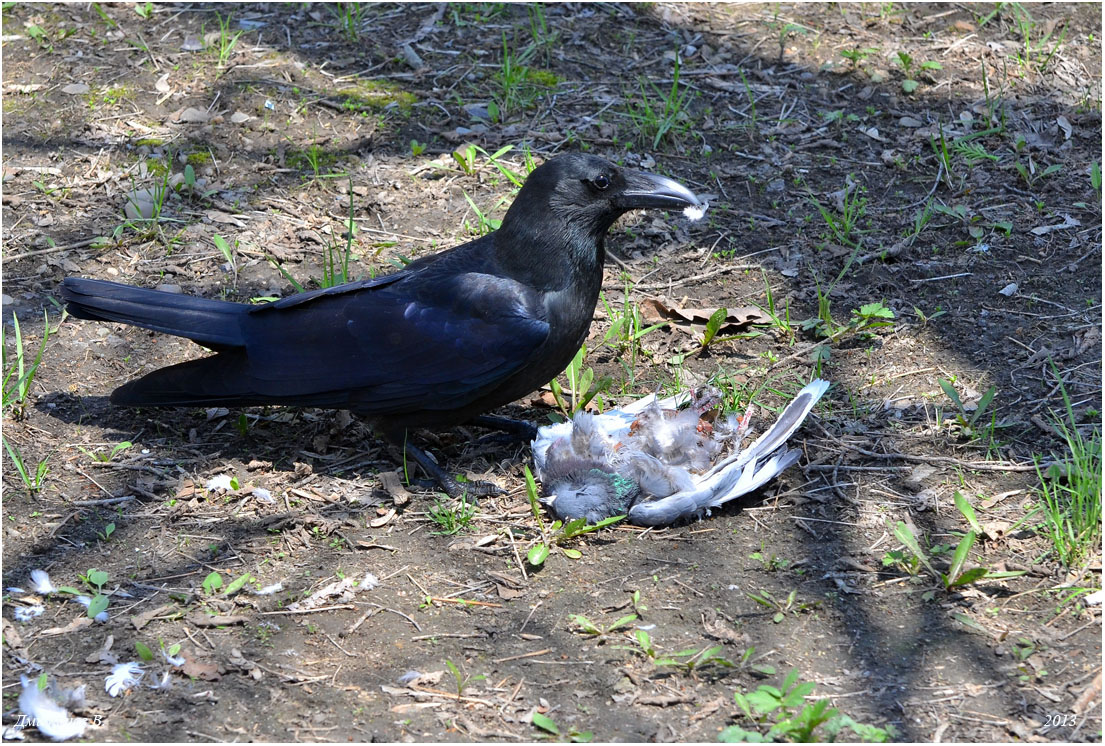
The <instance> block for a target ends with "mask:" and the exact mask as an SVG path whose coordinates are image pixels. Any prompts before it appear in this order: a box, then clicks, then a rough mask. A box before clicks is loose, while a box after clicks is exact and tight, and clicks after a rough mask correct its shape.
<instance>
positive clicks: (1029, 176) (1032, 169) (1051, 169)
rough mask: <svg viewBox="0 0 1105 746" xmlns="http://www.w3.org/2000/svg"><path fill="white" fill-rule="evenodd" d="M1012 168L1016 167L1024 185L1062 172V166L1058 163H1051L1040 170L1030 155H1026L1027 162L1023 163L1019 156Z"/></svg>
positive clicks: (1032, 183)
mask: <svg viewBox="0 0 1105 746" xmlns="http://www.w3.org/2000/svg"><path fill="white" fill-rule="evenodd" d="M1013 168H1014V169H1016V171H1017V173H1018V174H1019V175H1020V177H1021V179H1022V180H1023V181H1024V183H1025V186H1027V187H1032V186H1033V185H1035V184H1036V183H1037V182H1039V181H1042V180H1043V179H1046V178H1048V177H1049V176H1054V175H1055V174H1058V173H1062V171H1063V166H1062V164H1059V163H1052V164H1051V165H1050V166H1048V167H1047V168H1045V169H1043V170H1042V171H1041V170H1040V169H1039V166H1037V165H1036V161H1035V159H1033V158H1032V156H1031V155H1029V156H1028V164H1027V165H1026V164H1024V163H1023V162H1022V161H1021V160H1020V159H1019V158H1018V159H1017V160H1016V161H1015V162H1014V163H1013Z"/></svg>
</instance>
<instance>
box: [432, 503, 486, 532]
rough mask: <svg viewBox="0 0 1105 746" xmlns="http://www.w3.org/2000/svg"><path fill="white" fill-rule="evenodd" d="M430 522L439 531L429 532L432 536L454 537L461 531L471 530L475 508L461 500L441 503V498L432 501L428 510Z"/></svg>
mask: <svg viewBox="0 0 1105 746" xmlns="http://www.w3.org/2000/svg"><path fill="white" fill-rule="evenodd" d="M429 516H430V520H431V521H433V522H434V523H435V524H436V525H437V527H438V529H439V530H437V531H431V532H430V533H431V534H433V535H434V536H454V535H456V534H459V533H460V532H461V531H470V530H471V529H472V519H473V518H475V517H476V506H475V505H472V504H470V503H469V502H468V501H467V500H465V499H463V498H461V499H460V500H456V501H452V500H450V501H443V500H442V499H441V498H436V499H435V500H434V505H433V507H432V508H430V512H429Z"/></svg>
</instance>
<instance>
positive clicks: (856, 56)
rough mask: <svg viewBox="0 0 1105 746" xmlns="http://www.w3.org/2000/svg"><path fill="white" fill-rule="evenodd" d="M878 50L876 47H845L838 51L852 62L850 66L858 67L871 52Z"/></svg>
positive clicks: (874, 52)
mask: <svg viewBox="0 0 1105 746" xmlns="http://www.w3.org/2000/svg"><path fill="white" fill-rule="evenodd" d="M878 51H879V48H878V47H863V48H862V49H861V48H859V47H856V48H854V49H845V50H843V51H842V52H841V53H840V56H841V57H843V58H844V59H846V60H848V61H849V62H851V63H852V67H853V68H856V67H859V66H860V65H862V64H863V63H864V61H866V60H867V58H868V57H870V56H871V55H873V54H876V53H877V52H878Z"/></svg>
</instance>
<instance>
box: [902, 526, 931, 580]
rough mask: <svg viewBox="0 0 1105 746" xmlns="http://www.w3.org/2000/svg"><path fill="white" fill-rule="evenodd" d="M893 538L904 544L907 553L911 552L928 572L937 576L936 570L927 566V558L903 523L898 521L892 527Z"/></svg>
mask: <svg viewBox="0 0 1105 746" xmlns="http://www.w3.org/2000/svg"><path fill="white" fill-rule="evenodd" d="M894 536H895V537H896V538H897V539H898V541H900V542H902V543H903V544H905V545H906V548H908V549H909V551H911V552H913V555H914V556H915V557H917V559H919V560H921V562H923V563H924V564H925V567H927V568H928V569H929V571H930V572H932V573H933V574H934V575H938V574H939V573H937V572H936V569H935V568H934V567H933V566H932V565H930V564H929V560H928V557H926V556H925V553H924V552H922V551H921V545H920V544H918V543H917V537H916V536H914V535H913V532H912V531H910V530H909V526H907V525H905V523H903V522H902V521H898V523H897V525H895V526H894Z"/></svg>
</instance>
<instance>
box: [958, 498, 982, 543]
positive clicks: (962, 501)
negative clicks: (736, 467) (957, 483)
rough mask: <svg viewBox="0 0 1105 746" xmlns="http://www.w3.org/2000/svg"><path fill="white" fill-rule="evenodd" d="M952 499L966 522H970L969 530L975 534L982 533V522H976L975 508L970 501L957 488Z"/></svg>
mask: <svg viewBox="0 0 1105 746" xmlns="http://www.w3.org/2000/svg"><path fill="white" fill-rule="evenodd" d="M953 499H954V500H955V507H957V508H959V512H960V513H962V514H963V517H964V518H966V519H967V523H969V524H971V530H972V531H974V532H975V533H976V534H982V533H984V532H983V530H982V524H980V523H979V522H978V517H977V516H976V515H975V509H974V507H973V506H972V505H971V503H969V502H968V501H967V498H965V497H963V494H962V493H961V492H960V491H959V490H956V491H955V495H954V496H953Z"/></svg>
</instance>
